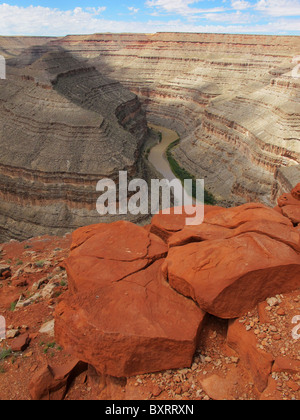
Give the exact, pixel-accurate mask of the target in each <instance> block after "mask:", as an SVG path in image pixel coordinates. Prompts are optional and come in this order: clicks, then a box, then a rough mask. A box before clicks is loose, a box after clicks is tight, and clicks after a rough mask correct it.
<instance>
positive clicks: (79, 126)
mask: <svg viewBox="0 0 300 420" xmlns="http://www.w3.org/2000/svg"><path fill="white" fill-rule="evenodd" d="M146 134H147V123H146V118H145V114H144V111H143V110H142V109H141V105H140V103H139V101H138V98H137V97H136V95H135V94H133V93H131V92H129V91H128V90H127V89H126V88H124V87H123V86H122V85H121V84H120V83H118V82H115V81H112V80H110V79H108V78H107V77H106V76H103V75H102V74H101V73H100V72H99V71H98V70H97V69H96V68H95V67H94V66H91V65H90V64H88V63H86V61H84V60H82V59H78V58H77V59H75V58H74V57H73V56H72V55H71V54H70V53H67V52H65V51H64V50H63V49H62V48H57V47H54V48H53V47H52V48H51V47H48V46H43V47H41V46H38V47H32V48H30V49H29V50H26V51H25V52H23V53H22V54H20V55H19V56H18V57H16V58H14V59H11V60H8V67H7V80H1V81H0V144H1V156H0V198H1V211H0V239H1V241H5V240H8V239H11V238H16V239H24V238H28V237H32V236H38V235H41V234H45V233H49V232H50V233H52V234H59V235H61V234H64V233H66V232H68V231H71V230H74V229H76V228H77V227H79V226H84V225H86V224H90V223H97V222H100V221H106V220H108V218H106V219H105V218H103V219H101V218H100V216H99V214H98V213H97V211H96V201H97V198H98V196H99V193H97V192H96V185H97V182H98V181H99V180H100V179H102V178H110V179H112V180H116V182H117V181H118V175H119V171H120V170H125V171H128V173H129V177H137V176H143V174H144V170H143V168H142V167H141V164H140V148H141V147H142V145H143V142H144V140H145V136H146ZM109 220H111V219H110V218H109Z"/></svg>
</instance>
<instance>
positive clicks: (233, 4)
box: [231, 0, 251, 10]
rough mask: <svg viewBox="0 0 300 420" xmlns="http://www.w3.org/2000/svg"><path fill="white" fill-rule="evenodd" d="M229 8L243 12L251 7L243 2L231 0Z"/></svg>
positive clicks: (243, 0)
mask: <svg viewBox="0 0 300 420" xmlns="http://www.w3.org/2000/svg"><path fill="white" fill-rule="evenodd" d="M231 7H232V8H233V9H234V10H245V9H249V7H251V4H250V3H249V2H248V1H245V0H231Z"/></svg>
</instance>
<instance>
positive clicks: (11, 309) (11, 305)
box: [9, 302, 18, 312]
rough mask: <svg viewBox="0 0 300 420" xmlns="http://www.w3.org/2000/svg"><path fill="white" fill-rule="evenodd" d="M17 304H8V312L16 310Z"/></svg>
mask: <svg viewBox="0 0 300 420" xmlns="http://www.w3.org/2000/svg"><path fill="white" fill-rule="evenodd" d="M17 303H18V302H12V303H11V304H10V308H9V310H10V311H11V312H14V310H15V309H16V306H17Z"/></svg>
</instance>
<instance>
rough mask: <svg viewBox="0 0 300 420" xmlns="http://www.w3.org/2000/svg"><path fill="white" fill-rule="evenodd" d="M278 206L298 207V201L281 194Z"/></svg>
mask: <svg viewBox="0 0 300 420" xmlns="http://www.w3.org/2000/svg"><path fill="white" fill-rule="evenodd" d="M277 202H278V206H279V207H284V206H299V200H298V199H296V198H295V197H294V196H293V195H292V194H290V193H285V194H282V195H281V196H280V197H279V198H278V200H277Z"/></svg>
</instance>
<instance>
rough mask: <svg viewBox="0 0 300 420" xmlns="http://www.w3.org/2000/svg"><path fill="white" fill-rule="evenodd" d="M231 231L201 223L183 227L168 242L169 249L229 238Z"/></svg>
mask: <svg viewBox="0 0 300 420" xmlns="http://www.w3.org/2000/svg"><path fill="white" fill-rule="evenodd" d="M231 235H232V231H231V230H230V229H227V228H224V227H222V226H215V225H211V224H208V223H202V225H199V226H185V227H184V228H183V229H182V230H181V231H179V232H176V233H174V235H172V236H171V237H170V238H169V240H168V245H169V247H170V248H172V247H176V246H182V245H186V244H189V243H191V242H202V241H209V240H215V239H226V238H230V236H231Z"/></svg>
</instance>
